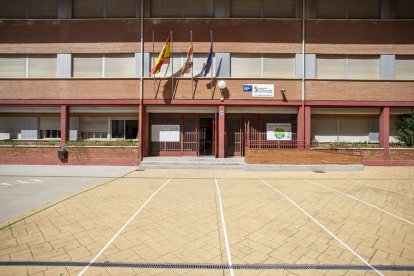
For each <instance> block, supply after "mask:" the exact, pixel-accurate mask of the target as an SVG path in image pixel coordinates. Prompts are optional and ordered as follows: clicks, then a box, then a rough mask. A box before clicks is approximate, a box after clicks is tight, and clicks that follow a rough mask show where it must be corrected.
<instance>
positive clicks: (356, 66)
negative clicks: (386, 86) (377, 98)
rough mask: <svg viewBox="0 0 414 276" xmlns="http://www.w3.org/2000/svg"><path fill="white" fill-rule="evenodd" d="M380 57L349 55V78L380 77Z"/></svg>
mask: <svg viewBox="0 0 414 276" xmlns="http://www.w3.org/2000/svg"><path fill="white" fill-rule="evenodd" d="M379 76H380V59H379V56H349V57H348V78H349V79H379Z"/></svg>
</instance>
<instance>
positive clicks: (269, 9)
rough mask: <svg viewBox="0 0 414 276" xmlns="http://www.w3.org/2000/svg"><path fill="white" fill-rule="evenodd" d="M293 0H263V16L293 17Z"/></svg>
mask: <svg viewBox="0 0 414 276" xmlns="http://www.w3.org/2000/svg"><path fill="white" fill-rule="evenodd" d="M295 8H296V7H295V0H264V1H263V17H277V18H292V17H295Z"/></svg>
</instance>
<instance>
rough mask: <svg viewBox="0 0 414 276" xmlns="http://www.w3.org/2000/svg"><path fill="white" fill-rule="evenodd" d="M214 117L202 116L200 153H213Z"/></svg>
mask: <svg viewBox="0 0 414 276" xmlns="http://www.w3.org/2000/svg"><path fill="white" fill-rule="evenodd" d="M213 120H214V119H213V118H200V152H199V154H200V155H213Z"/></svg>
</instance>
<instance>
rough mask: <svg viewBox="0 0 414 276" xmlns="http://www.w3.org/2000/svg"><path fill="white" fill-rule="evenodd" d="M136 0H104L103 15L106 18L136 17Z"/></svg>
mask: <svg viewBox="0 0 414 276" xmlns="http://www.w3.org/2000/svg"><path fill="white" fill-rule="evenodd" d="M137 5H140V2H138V3H137V2H136V0H105V17H107V18H134V17H137V16H136V15H137Z"/></svg>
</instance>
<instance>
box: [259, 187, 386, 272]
mask: <svg viewBox="0 0 414 276" xmlns="http://www.w3.org/2000/svg"><path fill="white" fill-rule="evenodd" d="M260 181H262V182H263V183H264V184H265V185H266V186H268V187H269V188H270V189H272V190H273V191H275V192H277V193H279V194H280V195H282V196H283V197H284V198H286V199H287V200H288V201H289V202H290V203H292V204H293V205H295V207H296V208H298V209H299V210H301V211H302V213H304V214H305V215H306V216H307V217H308V218H310V219H311V220H312V221H313V222H315V223H316V224H317V225H319V226H320V227H321V228H322V229H323V230H325V232H326V233H328V234H329V235H330V236H331V237H332V238H334V239H335V240H336V241H338V242H339V243H340V244H342V246H344V247H345V248H346V249H348V250H349V251H351V252H352V254H354V255H355V256H356V257H357V258H358V259H359V260H361V261H362V262H363V263H364V264H365V265H367V266H368V267H370V268H371V269H372V270H374V271H375V272H376V273H378V275H384V274H382V273H381V272H380V271H378V270H377V269H375V267H373V266H372V265H371V264H370V263H369V262H368V261H366V260H365V259H364V258H362V257H361V256H360V255H359V254H358V253H356V252H355V251H354V250H353V249H352V248H351V247H349V246H348V245H347V244H346V243H344V242H343V241H342V240H341V239H340V238H338V237H337V236H336V235H335V234H334V233H332V232H331V231H329V229H328V228H326V227H325V226H324V225H323V224H322V223H320V222H319V221H318V220H316V219H315V218H314V217H312V216H311V215H310V214H309V213H308V212H306V211H305V210H304V209H303V208H302V207H300V205H299V204H297V203H296V202H295V201H293V200H292V199H291V198H290V197H288V196H287V195H285V194H284V193H282V192H281V191H279V190H278V189H276V188H275V187H273V186H272V185H270V184H269V183H267V182H266V181H264V180H263V179H260Z"/></svg>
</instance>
